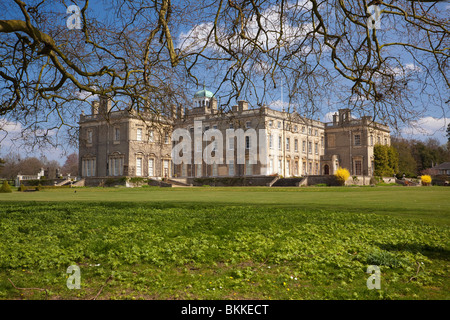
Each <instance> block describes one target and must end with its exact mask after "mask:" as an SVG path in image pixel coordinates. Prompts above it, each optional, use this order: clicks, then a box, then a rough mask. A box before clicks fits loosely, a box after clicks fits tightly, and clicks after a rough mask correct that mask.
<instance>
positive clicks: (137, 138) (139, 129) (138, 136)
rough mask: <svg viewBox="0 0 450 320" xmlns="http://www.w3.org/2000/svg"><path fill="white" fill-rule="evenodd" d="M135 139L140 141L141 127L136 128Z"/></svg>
mask: <svg viewBox="0 0 450 320" xmlns="http://www.w3.org/2000/svg"><path fill="white" fill-rule="evenodd" d="M136 140H137V141H142V128H137V129H136Z"/></svg>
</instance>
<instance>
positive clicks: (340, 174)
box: [334, 168, 350, 186]
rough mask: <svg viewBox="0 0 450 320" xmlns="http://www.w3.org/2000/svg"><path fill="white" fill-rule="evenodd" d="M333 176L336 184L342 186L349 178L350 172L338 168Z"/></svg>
mask: <svg viewBox="0 0 450 320" xmlns="http://www.w3.org/2000/svg"><path fill="white" fill-rule="evenodd" d="M334 175H335V176H336V179H337V180H338V182H339V183H340V184H341V185H342V186H343V185H345V181H347V179H348V178H349V177H350V172H349V171H348V170H347V169H345V168H339V169H337V171H336V173H335V174H334Z"/></svg>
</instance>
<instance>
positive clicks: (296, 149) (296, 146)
mask: <svg viewBox="0 0 450 320" xmlns="http://www.w3.org/2000/svg"><path fill="white" fill-rule="evenodd" d="M294 151H296V152H297V151H298V140H297V139H295V140H294Z"/></svg>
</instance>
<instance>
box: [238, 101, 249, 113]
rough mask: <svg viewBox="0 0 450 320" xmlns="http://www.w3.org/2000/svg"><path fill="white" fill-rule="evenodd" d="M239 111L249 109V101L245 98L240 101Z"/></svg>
mask: <svg viewBox="0 0 450 320" xmlns="http://www.w3.org/2000/svg"><path fill="white" fill-rule="evenodd" d="M238 106H239V112H242V111H245V110H248V102H247V101H244V100H240V101H238Z"/></svg>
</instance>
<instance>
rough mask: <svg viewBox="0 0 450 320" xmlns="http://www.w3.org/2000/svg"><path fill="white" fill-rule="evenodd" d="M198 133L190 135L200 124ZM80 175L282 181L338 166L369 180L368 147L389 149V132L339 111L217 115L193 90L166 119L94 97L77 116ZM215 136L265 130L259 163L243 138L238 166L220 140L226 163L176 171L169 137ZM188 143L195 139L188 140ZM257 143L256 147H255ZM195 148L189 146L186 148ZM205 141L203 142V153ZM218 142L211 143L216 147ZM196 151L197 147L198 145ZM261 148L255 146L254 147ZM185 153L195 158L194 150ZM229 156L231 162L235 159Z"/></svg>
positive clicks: (213, 103) (212, 102) (232, 147)
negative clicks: (188, 102)
mask: <svg viewBox="0 0 450 320" xmlns="http://www.w3.org/2000/svg"><path fill="white" fill-rule="evenodd" d="M199 124H200V126H201V128H200V127H199V128H195V126H196V125H197V126H198V125H199ZM79 126H80V135H79V137H80V138H79V168H80V169H79V170H80V172H79V174H80V176H81V177H83V178H88V179H89V178H97V179H98V178H110V177H124V176H126V177H147V178H154V179H161V178H164V177H167V178H172V177H177V178H190V177H201V178H204V177H243V176H245V177H254V176H269V175H273V174H279V175H282V176H284V177H292V176H310V175H332V174H334V172H335V171H336V170H337V168H339V167H344V168H347V169H348V170H349V171H350V173H351V175H356V176H371V175H372V174H373V171H374V159H373V146H374V145H375V144H388V145H389V144H390V130H389V127H387V126H385V125H382V124H380V123H377V122H374V121H372V118H371V117H369V116H365V117H362V118H360V119H354V118H353V117H352V116H351V112H350V110H349V109H340V110H338V112H337V113H335V114H334V115H333V122H331V123H324V122H321V121H317V120H313V119H308V118H305V117H302V116H301V115H299V114H298V113H296V112H284V111H278V110H273V109H270V108H268V107H266V106H263V107H260V108H249V105H248V103H247V102H246V101H238V105H236V106H232V107H231V108H230V110H228V111H226V112H223V111H221V110H219V109H218V107H217V100H216V98H215V97H214V95H213V94H212V93H211V92H210V91H208V90H206V89H203V90H199V91H198V92H197V93H195V95H194V98H193V106H192V107H189V108H178V109H175V108H173V109H172V110H171V112H170V115H165V116H162V115H159V116H155V115H154V114H153V113H150V112H145V111H144V112H139V113H138V112H136V111H131V112H129V111H111V104H110V101H109V100H108V99H106V98H100V100H99V101H96V102H95V103H94V104H93V106H92V112H91V114H90V115H85V114H82V115H81V116H80V122H79ZM177 128H182V129H186V130H187V132H189V133H190V134H191V135H192V138H194V131H195V130H201V132H206V131H208V130H209V129H216V130H219V131H220V132H223V137H225V136H226V134H225V132H226V131H227V130H228V129H239V128H240V129H243V130H244V131H248V130H251V129H255V130H259V129H264V130H265V131H264V132H265V139H264V140H262V141H264V143H265V145H264V146H265V150H266V152H265V153H264V157H266V158H264V159H262V160H264V161H260V160H261V159H260V160H258V161H257V163H251V161H249V159H250V157H251V155H252V152H254V150H255V149H252V148H250V144H251V143H254V142H252V141H251V140H250V138H247V137H246V139H245V140H244V141H243V143H245V148H244V150H245V155H244V157H245V161H243V162H239V161H236V157H237V155H236V149H237V148H236V143H237V142H238V141H237V139H234V138H233V139H228V141H225V138H224V141H221V142H222V143H218V144H217V146H215V148H217V147H218V146H220V147H221V148H223V151H224V152H223V153H224V154H225V153H227V152H228V153H227V154H230V152H231V155H232V156H231V159H227V161H226V162H224V163H212V164H207V163H205V162H200V163H198V162H197V163H194V162H192V163H183V164H174V162H173V159H172V154H171V153H172V147H173V146H174V145H175V144H176V141H172V132H173V131H174V130H175V129H177ZM192 141H194V139H192ZM260 142H261V141H260ZM192 143H193V142H192ZM210 143H211V142H210V141H202V145H201V150H203V149H204V148H205V147H206V146H207V145H209V144H210ZM214 143H217V142H214ZM197 148H199V147H198V146H197ZM258 148H261V145H259V146H258ZM191 150H192V151H191V152H192V153H194V152H196V151H198V150H195V148H194V145H192V148H191ZM233 154H234V158H233Z"/></svg>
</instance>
